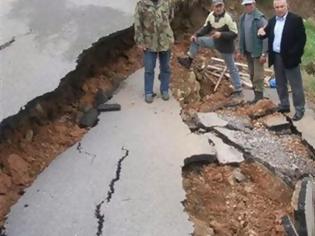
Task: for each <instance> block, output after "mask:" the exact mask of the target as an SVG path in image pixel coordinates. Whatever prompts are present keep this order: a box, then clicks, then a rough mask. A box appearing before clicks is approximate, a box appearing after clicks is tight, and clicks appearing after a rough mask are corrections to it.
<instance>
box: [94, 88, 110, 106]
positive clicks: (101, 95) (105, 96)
mask: <svg viewBox="0 0 315 236" xmlns="http://www.w3.org/2000/svg"><path fill="white" fill-rule="evenodd" d="M112 96H113V95H112V93H110V92H109V91H103V90H101V89H99V90H98V91H97V93H96V95H95V103H96V106H98V105H101V104H103V103H105V102H107V101H108V100H110V99H111V98H112Z"/></svg>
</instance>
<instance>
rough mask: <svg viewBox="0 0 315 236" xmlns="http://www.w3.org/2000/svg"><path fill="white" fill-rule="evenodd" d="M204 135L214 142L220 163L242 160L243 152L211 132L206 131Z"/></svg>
mask: <svg viewBox="0 0 315 236" xmlns="http://www.w3.org/2000/svg"><path fill="white" fill-rule="evenodd" d="M206 136H207V137H208V138H209V139H210V140H211V142H212V143H214V145H215V149H216V150H217V159H218V161H219V162H220V163H222V164H233V163H240V162H243V161H244V157H243V153H241V152H240V151H238V150H237V149H236V148H234V147H232V146H230V145H227V144H225V143H224V142H223V141H222V139H220V138H218V137H217V136H215V135H214V134H212V133H207V134H206Z"/></svg>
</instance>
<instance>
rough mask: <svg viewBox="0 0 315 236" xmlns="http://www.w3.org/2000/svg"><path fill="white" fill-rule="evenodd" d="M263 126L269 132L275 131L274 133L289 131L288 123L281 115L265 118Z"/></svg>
mask: <svg viewBox="0 0 315 236" xmlns="http://www.w3.org/2000/svg"><path fill="white" fill-rule="evenodd" d="M263 124H264V125H265V126H266V127H267V128H268V129H269V130H272V131H276V132H277V131H282V130H287V129H290V123H289V122H288V121H287V119H286V118H285V116H284V115H282V114H278V115H270V116H267V117H266V118H265V119H264V121H263Z"/></svg>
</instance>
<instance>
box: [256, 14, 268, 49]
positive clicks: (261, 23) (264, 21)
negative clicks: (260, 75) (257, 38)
mask: <svg viewBox="0 0 315 236" xmlns="http://www.w3.org/2000/svg"><path fill="white" fill-rule="evenodd" d="M267 24H268V21H267V19H266V18H265V17H264V16H262V17H261V18H260V21H259V23H258V28H262V27H264V26H266V25H267ZM262 40H263V49H262V53H264V54H266V53H267V52H268V39H267V38H264V39H262Z"/></svg>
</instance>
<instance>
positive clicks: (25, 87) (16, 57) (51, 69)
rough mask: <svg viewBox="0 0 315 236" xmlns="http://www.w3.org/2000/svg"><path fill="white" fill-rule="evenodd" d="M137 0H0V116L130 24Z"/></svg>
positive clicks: (10, 112)
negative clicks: (98, 43)
mask: <svg viewBox="0 0 315 236" xmlns="http://www.w3.org/2000/svg"><path fill="white" fill-rule="evenodd" d="M136 2H137V0H118V1H111V0H105V1H104V0H83V1H75V0H59V1H43V0H9V1H0V22H1V24H0V45H5V47H1V48H2V49H1V60H0V121H2V120H3V119H4V118H6V117H8V116H11V115H14V114H16V113H17V112H18V111H19V110H20V108H21V107H23V106H24V105H26V104H27V102H28V101H30V100H32V99H33V98H35V97H38V96H40V95H43V94H45V93H47V92H50V91H53V90H54V89H55V88H56V87H57V86H58V85H59V82H60V79H62V78H63V77H64V76H65V75H66V74H67V73H69V72H70V71H72V70H74V69H75V67H76V64H77V63H76V60H77V58H78V56H79V55H80V54H81V52H82V51H83V50H84V49H87V48H89V47H90V46H91V45H92V43H94V42H96V41H97V40H98V39H99V38H101V37H104V36H106V35H109V34H111V33H114V32H116V31H118V30H121V29H125V28H127V27H129V26H131V25H132V20H133V19H132V15H133V11H134V7H135V4H136ZM17 94H18V95H17Z"/></svg>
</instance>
